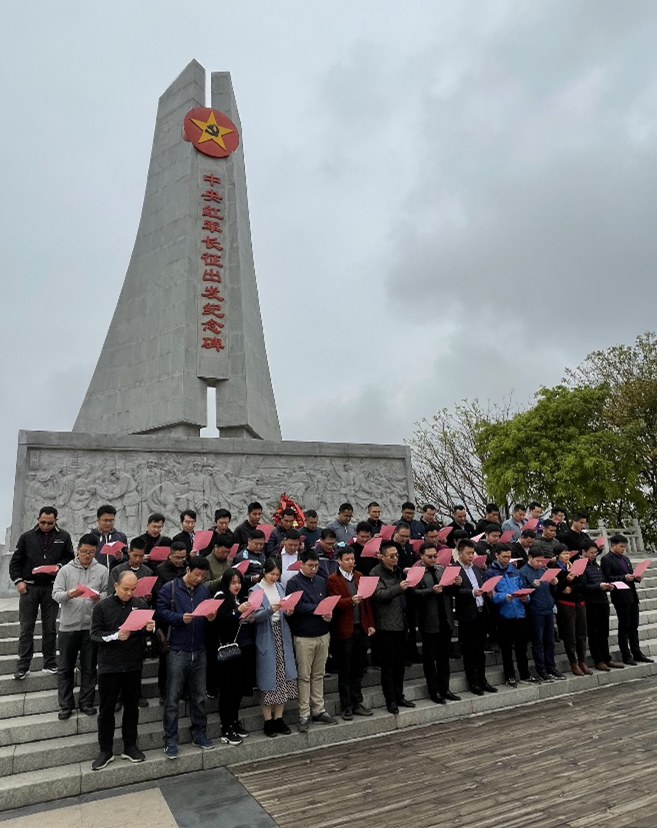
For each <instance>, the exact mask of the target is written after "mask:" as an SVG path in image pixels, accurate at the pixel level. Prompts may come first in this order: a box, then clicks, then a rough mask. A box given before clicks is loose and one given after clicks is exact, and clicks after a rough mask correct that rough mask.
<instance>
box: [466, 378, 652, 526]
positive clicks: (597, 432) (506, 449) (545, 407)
mask: <svg viewBox="0 0 657 828" xmlns="http://www.w3.org/2000/svg"><path fill="white" fill-rule="evenodd" d="M608 395H609V389H608V387H607V386H606V385H598V386H596V387H589V386H584V387H582V388H572V389H570V388H567V387H566V386H564V385H559V386H557V387H556V388H542V389H540V391H538V392H537V394H536V399H537V402H536V404H535V405H534V406H533V407H532V408H530V409H528V410H527V411H523V412H520V413H518V414H516V415H515V416H514V417H512V418H511V419H510V420H508V421H506V422H499V423H482V424H481V425H480V426H479V429H478V432H477V436H476V440H475V445H476V450H477V452H478V454H479V456H480V457H481V458H482V470H483V473H484V477H485V480H486V483H487V485H488V487H489V489H490V491H491V492H492V494H493V496H494V497H498V498H502V497H511V498H512V499H513V500H517V501H525V502H526V501H527V500H533V499H536V500H538V501H540V502H541V503H543V504H544V505H546V506H547V505H552V504H555V503H558V504H559V505H562V506H564V507H565V508H566V509H567V511H569V512H570V513H572V512H573V511H575V510H578V509H584V510H586V511H587V512H588V513H589V515H590V516H591V517H592V518H594V519H595V518H597V519H599V518H605V519H607V520H612V522H615V521H618V520H621V519H622V518H623V517H630V516H633V515H632V505H631V500H630V499H628V497H627V495H628V492H632V493H633V494H634V495H635V496H636V488H637V475H636V471H635V469H634V468H633V464H632V462H631V460H630V459H629V458H627V456H626V453H625V445H624V440H623V437H622V435H619V434H617V433H614V432H612V431H610V430H609V429H607V428H606V426H605V422H604V416H603V412H604V409H605V405H606V402H607V399H608Z"/></svg>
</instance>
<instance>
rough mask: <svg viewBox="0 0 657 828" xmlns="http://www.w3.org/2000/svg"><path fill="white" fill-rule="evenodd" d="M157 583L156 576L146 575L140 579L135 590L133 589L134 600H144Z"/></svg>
mask: <svg viewBox="0 0 657 828" xmlns="http://www.w3.org/2000/svg"><path fill="white" fill-rule="evenodd" d="M155 581H157V575H147V576H146V577H145V578H140V579H139V580H138V581H137V588H136V589H135V598H144V597H145V596H146V595H150V594H151V593H152V592H153V587H154V586H155Z"/></svg>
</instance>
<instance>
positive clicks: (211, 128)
mask: <svg viewBox="0 0 657 828" xmlns="http://www.w3.org/2000/svg"><path fill="white" fill-rule="evenodd" d="M205 131H206V132H207V133H208V135H211V136H212V137H213V138H216V137H217V136H218V135H219V127H218V126H217V125H216V124H208V125H207V126H206V128H205Z"/></svg>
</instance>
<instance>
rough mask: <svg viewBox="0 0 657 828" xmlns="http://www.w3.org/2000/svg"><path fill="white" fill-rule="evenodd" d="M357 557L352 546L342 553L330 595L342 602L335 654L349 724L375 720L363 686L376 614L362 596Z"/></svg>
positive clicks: (335, 622)
mask: <svg viewBox="0 0 657 828" xmlns="http://www.w3.org/2000/svg"><path fill="white" fill-rule="evenodd" d="M355 564H356V556H355V554H354V550H353V548H352V547H351V546H342V547H340V549H339V550H338V568H337V570H336V571H335V572H334V573H333V574H332V575H329V578H328V581H327V591H328V594H329V595H339V596H340V600H339V601H338V603H337V606H336V607H335V609H334V610H333V618H332V619H331V650H332V653H333V656H334V657H335V660H336V661H337V664H338V693H339V695H340V706H341V708H342V718H343V719H344V720H345V721H346V722H349V721H351V720H352V718H353V717H354V715H355V716H371V715H372V711H371V710H370V709H369V708H368V707H366V706H365V705H364V704H363V694H362V691H361V686H362V683H363V676H364V674H365V667H366V662H367V643H368V637H369V636H371V635H373V634H374V614H373V612H372V608H371V606H370V602H369V599H365V600H363V598H361V597H360V596H359V595H358V582H359V581H360V579H361V577H362V576H361V574H360V573H359V572H356V571H355V570H354V566H355Z"/></svg>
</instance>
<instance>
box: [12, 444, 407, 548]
mask: <svg viewBox="0 0 657 828" xmlns="http://www.w3.org/2000/svg"><path fill="white" fill-rule="evenodd" d="M26 461H27V462H26V468H25V470H24V474H23V475H22V478H23V481H24V484H23V486H24V495H23V506H22V508H21V509H20V514H21V526H20V531H21V532H23V531H26V530H27V529H30V528H31V527H32V526H34V524H35V522H36V515H37V514H38V510H39V508H40V507H41V506H44V505H51V504H52V505H55V506H57V508H58V510H59V524H60V526H61V527H62V528H64V529H66V530H67V531H68V532H70V533H71V534H72V536H73V539H74V540H76V539H77V538H79V537H80V535H82V534H83V533H84V532H85V531H87V530H88V529H89V528H90V527H92V526H95V521H96V509H97V507H98V506H99V505H101V504H103V503H111V504H112V505H113V506H115V507H116V509H117V517H116V524H115V525H116V528H117V529H120V530H121V531H123V532H125V533H126V534H127V535H128V537H129V538H130V537H134V536H135V535H138V534H141V533H142V532H143V531H144V530H145V526H146V520H147V518H148V515H149V514H151V513H152V512H162V513H163V514H164V515H165V516H166V524H165V533H166V534H169V535H171V534H175V533H176V532H178V531H179V528H178V524H179V517H180V512H181V510H182V509H186V508H192V509H195V510H196V512H197V514H198V521H197V526H198V528H209V527H211V526H212V524H213V515H214V510H215V509H217V508H221V507H223V508H227V509H229V510H230V511H231V512H232V514H233V522H232V525H233V526H236V525H237V524H238V523H240V522H241V521H242V520H244V518H245V516H246V506H247V504H248V503H249V502H250V501H253V500H259V501H260V502H261V503H262V505H263V508H264V512H263V522H267V523H269V522H270V520H271V515H272V513H273V511H274V510H275V509H276V508H277V506H278V503H279V497H280V495H281V494H282V493H283V492H285V493H286V494H288V495H289V496H290V497H292V498H294V499H295V500H296V501H297V502H298V503H300V504H301V505H302V506H303V507H304V508H305V509H316V510H317V512H318V514H319V519H320V525H324V524H325V523H327V522H328V521H329V520H332V519H333V518H334V517H335V516H336V514H337V510H338V506H339V505H340V503H342V502H344V501H349V502H350V503H352V504H353V506H354V510H355V511H354V519H361V518H362V517H364V516H365V514H366V506H367V503H369V502H370V501H371V500H377V501H378V502H379V503H380V504H381V507H382V515H383V517H384V519H387V518H389V519H392V518H393V517H395V516H396V515H398V514H399V509H400V505H401V503H402V502H403V501H404V500H406V499H407V498H408V497H412V496H413V493H412V491H409V480H410V475H409V470H408V469H407V465H406V460H405V458H404V457H401V456H397V457H389V456H388V457H385V456H381V457H374V456H367V457H348V458H341V457H335V456H332V457H327V456H312V455H310V454H309V455H308V456H299V455H298V454H295V455H285V454H276V455H273V454H238V453H233V454H230V453H228V454H222V453H216V452H215V453H202V452H199V453H191V452H184V453H183V452H171V451H124V450H120V449H119V450H115V451H113V450H89V449H83V450H80V451H75V450H71V449H55V448H32V447H30V448H28V450H27V455H26ZM13 528H14V527H12V529H13ZM12 534H14V533H13V532H12Z"/></svg>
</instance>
